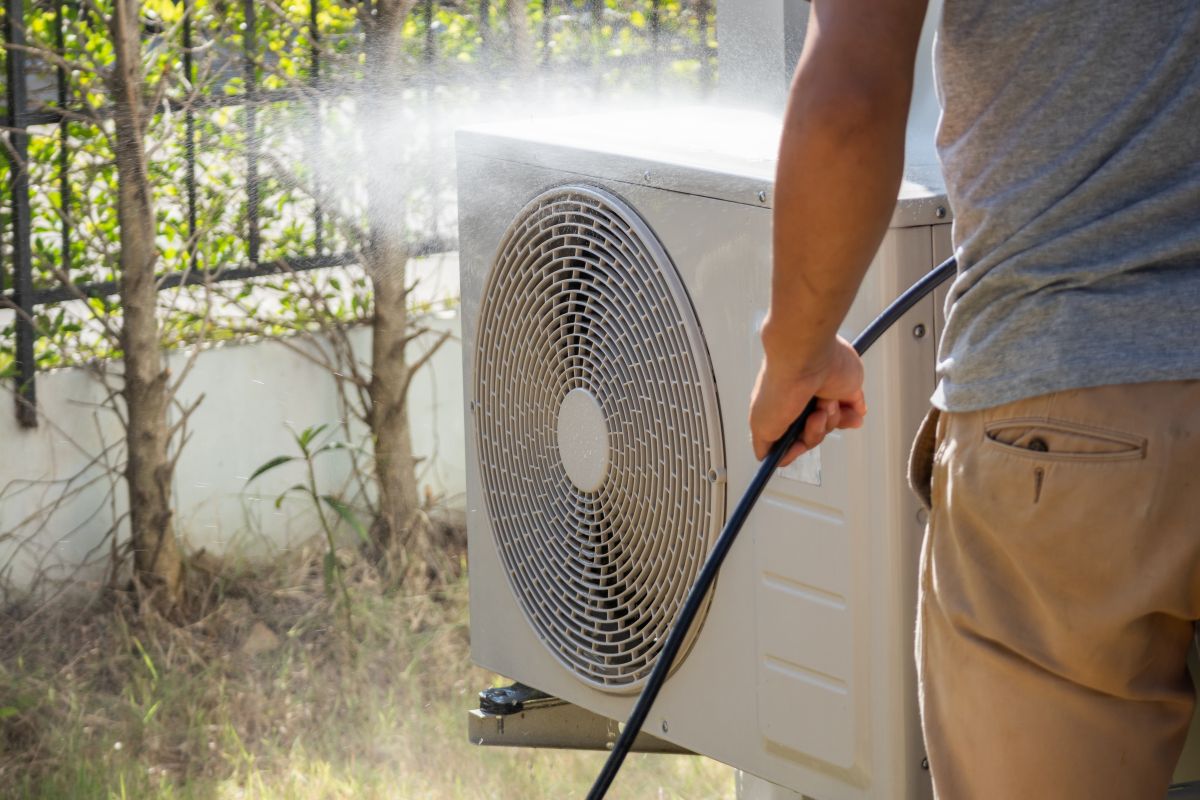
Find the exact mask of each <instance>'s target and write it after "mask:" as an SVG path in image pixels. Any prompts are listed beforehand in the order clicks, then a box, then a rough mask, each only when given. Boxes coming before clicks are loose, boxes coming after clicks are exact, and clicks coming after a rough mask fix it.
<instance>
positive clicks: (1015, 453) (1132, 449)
mask: <svg viewBox="0 0 1200 800" xmlns="http://www.w3.org/2000/svg"><path fill="white" fill-rule="evenodd" d="M910 472H911V474H910V478H911V480H912V482H913V487H914V489H915V490H916V491H917V492H918V494H921V495H923V497H924V499H925V500H926V501H927V502H928V504H929V507H930V518H929V519H930V521H929V527H928V530H927V532H926V536H925V544H924V547H923V549H922V555H921V588H920V593H921V597H920V605H919V611H918V621H917V668H918V674H919V676H920V691H921V697H920V701H921V714H922V720H923V724H924V728H925V742H926V748H927V751H928V755H929V763H930V769H931V771H932V774H933V783H934V791H935V793H936V795H937V797H938V798H939V800H976V798H1002V799H1003V800H1007V799H1008V798H1021V800H1030V799H1031V798H1054V800H1070V799H1072V798H1079V799H1080V800H1084V798H1086V799H1087V800H1102V799H1103V798H1121V800H1124V799H1125V798H1147V799H1148V800H1162V798H1163V797H1164V796H1165V794H1166V788H1167V785H1168V783H1169V781H1170V777H1171V773H1172V771H1173V769H1174V766H1175V763H1176V761H1177V760H1178V758H1179V753H1180V750H1181V748H1182V747H1183V741H1184V736H1185V734H1186V730H1187V726H1188V722H1189V720H1190V718H1191V714H1192V707H1193V705H1194V703H1195V694H1194V691H1193V689H1192V684H1191V679H1190V678H1189V676H1188V672H1187V668H1186V664H1185V661H1186V656H1187V651H1188V647H1189V645H1190V644H1191V642H1192V636H1193V622H1194V621H1195V620H1196V619H1197V618H1200V558H1198V556H1200V381H1187V382H1171V383H1148V384H1134V385H1126V386H1105V387H1101V388H1096V389H1084V390H1078V391H1070V392H1061V393H1057V394H1051V395H1046V396H1043V397H1037V398H1033V399H1029V400H1022V401H1019V402H1016V403H1012V404H1009V405H1005V406H1000V407H997V408H992V409H987V410H984V411H978V412H971V413H945V414H940V415H939V414H938V413H937V412H936V411H935V412H932V413H931V414H930V416H929V417H928V418H927V419H926V421H925V424H924V425H923V426H922V430H921V433H920V434H919V435H918V437H917V441H916V443H915V444H914V447H913V459H912V462H911V466H910Z"/></svg>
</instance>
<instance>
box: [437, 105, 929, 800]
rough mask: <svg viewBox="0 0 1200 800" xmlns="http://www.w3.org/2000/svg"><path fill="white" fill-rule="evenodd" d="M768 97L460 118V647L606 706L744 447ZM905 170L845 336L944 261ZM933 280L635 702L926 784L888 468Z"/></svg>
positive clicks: (767, 195) (662, 714) (677, 596)
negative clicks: (464, 522) (464, 539)
mask: <svg viewBox="0 0 1200 800" xmlns="http://www.w3.org/2000/svg"><path fill="white" fill-rule="evenodd" d="M778 136H779V120H778V118H776V117H773V116H770V115H766V114H756V113H747V112H745V111H721V110H714V109H691V110H660V111H652V112H640V113H625V114H616V115H603V116H601V115H597V116H593V117H576V118H567V119H561V118H560V119H556V120H547V121H538V122H525V123H509V124H500V125H492V126H488V127H481V128H475V129H469V130H466V131H463V132H460V134H459V139H458V169H459V208H460V211H459V214H460V217H459V226H460V228H459V230H460V243H461V253H460V255H461V264H462V267H461V269H462V320H463V342H464V353H465V354H466V356H465V379H466V382H465V386H466V395H467V396H466V400H467V403H466V405H467V409H468V410H467V412H466V413H467V420H466V422H467V443H468V444H467V450H468V454H467V455H468V457H467V465H468V482H467V485H468V496H467V508H468V525H469V560H470V578H471V580H470V583H471V641H472V654H473V657H474V659H475V660H476V662H477V663H479V664H480V665H482V666H484V667H486V668H488V669H491V670H493V671H495V672H498V673H500V674H502V675H505V676H508V677H510V678H513V679H515V680H519V681H521V682H523V683H525V684H528V685H530V686H533V687H536V688H538V689H540V690H542V691H544V692H547V693H549V694H551V695H554V696H556V697H559V698H562V699H564V700H566V701H569V702H570V703H573V704H576V705H578V706H581V707H583V708H586V709H589V710H591V711H594V712H596V713H598V714H601V715H603V716H605V717H609V718H611V719H624V718H625V717H626V715H627V714H628V711H629V709H630V707H631V704H632V703H633V701H634V699H635V697H636V693H637V691H638V690H639V688H640V687H641V686H642V685H643V682H644V681H645V679H646V676H647V674H648V673H649V670H650V668H651V666H652V665H653V662H654V658H655V657H656V655H657V653H658V650H659V648H660V647H661V645H662V642H663V639H664V638H665V634H666V632H667V629H668V627H669V625H670V623H671V621H672V619H673V618H674V615H675V613H676V611H677V610H678V608H679V606H680V604H681V603H682V601H683V598H684V595H685V594H686V592H687V590H688V588H689V587H690V585H691V583H692V580H693V579H694V577H695V575H696V573H697V571H698V570H699V567H700V564H701V562H702V560H703V558H704V556H705V553H706V551H707V549H708V547H709V545H710V544H711V542H712V541H713V539H714V537H715V535H716V533H717V532H718V531H719V529H720V526H721V524H722V523H723V521H724V513H725V510H726V507H727V505H731V504H732V503H733V502H734V501H735V500H736V498H737V497H738V496H739V495H740V493H741V492H742V490H743V489H744V487H745V486H746V484H747V483H748V482H749V479H750V477H751V475H752V473H753V471H754V469H755V466H756V463H757V462H756V461H755V460H754V457H753V454H752V452H751V449H750V446H749V440H748V434H747V430H746V424H745V420H746V416H747V409H748V395H749V391H750V388H751V386H752V385H753V382H754V377H755V372H756V369H757V366H758V362H759V358H760V352H761V351H760V345H759V340H758V327H759V324H760V323H761V320H762V318H763V315H764V313H765V310H766V307H767V300H768V288H769V276H770V269H769V267H770V241H771V236H770V231H771V204H772V183H773V172H774V159H775V152H776V148H777V144H778ZM939 181H940V178H939V174H938V171H937V169H936V167H934V166H929V167H927V168H916V167H910V168H909V169H908V170H907V173H906V177H905V181H904V184H903V188H902V190H901V194H900V198H899V203H898V205H897V208H896V211H895V214H894V216H893V219H892V222H891V228H890V230H889V231H888V234H887V237H886V239H885V240H884V243H883V246H882V247H881V249H880V251H879V254H878V256H877V257H876V260H875V263H874V264H873V266H872V267H871V270H870V272H869V273H868V276H867V279H866V282H865V284H864V287H863V290H862V291H861V292H860V294H859V298H858V300H857V301H856V303H855V305H854V307H853V309H852V311H851V313H850V316H849V319H848V320H847V323H846V328H845V330H844V333H845V334H847V335H853V334H854V333H856V332H857V331H858V329H860V328H861V327H863V326H864V325H865V324H866V323H867V322H868V321H869V320H870V319H871V318H872V316H873V315H874V314H875V313H876V312H878V311H879V310H880V309H882V308H883V306H884V305H886V303H887V302H888V301H890V300H891V299H892V298H893V297H895V296H896V295H897V294H899V293H900V292H901V291H902V290H903V289H904V288H906V287H907V286H908V285H909V284H910V283H912V282H913V281H914V280H916V279H917V278H918V277H920V276H921V275H922V274H923V273H924V272H926V271H927V270H929V269H930V268H931V267H932V266H933V265H935V264H936V263H937V262H939V261H940V260H942V259H944V258H945V257H947V256H948V255H949V228H950V226H949V224H948V219H947V211H946V206H945V201H944V198H943V193H942V188H941V185H940V182H939ZM937 326H938V317H937V315H936V314H935V300H934V299H932V298H930V299H927V300H926V301H924V302H923V303H921V304H920V305H918V306H917V307H916V308H915V309H913V310H912V311H911V312H910V313H909V314H908V316H907V317H906V318H905V319H904V320H903V321H902V322H901V323H900V324H899V325H897V326H896V328H895V329H893V331H892V332H891V333H889V334H888V335H887V336H886V337H885V338H884V339H883V340H881V342H880V343H879V344H878V345H876V347H875V348H874V349H873V350H872V351H871V352H870V353H869V354H868V355H867V357H866V365H867V370H868V379H867V394H868V398H867V399H868V404H869V406H870V416H869V424H868V426H867V427H866V428H865V429H863V430H861V431H855V432H853V433H849V434H845V435H835V436H833V437H832V438H831V439H830V440H829V441H827V442H826V443H825V444H824V445H822V447H821V448H819V450H818V451H816V452H814V453H812V454H810V455H808V456H806V457H805V458H803V459H802V460H801V461H800V462H798V463H797V464H796V465H793V466H792V467H789V468H788V469H786V470H783V471H781V472H780V474H778V475H777V476H776V477H775V479H774V480H773V481H772V483H771V485H770V486H769V488H768V489H767V491H766V493H765V495H764V497H763V499H762V501H761V502H760V503H759V506H758V508H757V510H756V511H755V512H754V514H753V516H752V517H751V521H750V523H749V524H748V526H747V528H746V530H745V531H744V533H743V535H742V539H741V540H740V541H739V543H738V544H737V545H736V546H735V547H734V549H733V551H732V553H731V555H730V556H729V559H728V561H727V562H726V565H725V567H724V569H723V571H722V573H721V576H720V578H719V579H718V582H717V585H716V588H715V590H714V592H713V594H712V595H711V598H710V601H711V602H710V604H709V606H708V608H707V611H706V612H705V614H704V616H703V619H702V621H701V622H700V623H699V624H698V625H697V626H696V629H695V630H694V632H693V638H692V641H691V643H690V646H689V647H688V649H687V652H686V653H685V654H684V655H682V656H681V658H680V659H679V660H678V662H677V666H676V668H675V671H674V674H673V675H672V677H671V678H670V680H669V681H668V682H667V684H666V687H665V689H664V690H663V692H662V694H661V696H660V698H659V700H658V702H657V704H656V705H655V708H654V710H653V712H652V714H651V718H650V721H649V722H648V729H649V730H650V731H651V732H652V733H654V734H655V735H656V736H658V737H659V738H662V739H665V740H668V741H670V742H673V743H675V744H677V745H679V746H681V747H683V748H686V749H688V750H692V751H694V752H697V753H702V754H704V755H708V756H711V757H713V758H716V759H719V760H721V761H724V762H726V763H728V764H732V765H734V766H736V767H739V768H741V769H743V770H745V771H747V772H750V773H752V774H754V775H758V776H760V777H762V778H764V779H766V780H769V781H771V782H773V783H775V784H778V785H780V786H784V787H790V788H792V789H794V790H797V791H802V792H803V793H804V794H806V795H809V796H811V797H816V798H822V799H823V800H824V799H825V798H885V797H886V798H919V797H926V796H928V795H929V793H930V792H929V781H928V777H927V773H926V771H925V770H924V769H923V767H922V759H923V757H924V753H923V751H922V747H921V736H920V726H919V721H918V714H917V707H916V692H915V677H914V669H913V659H912V655H911V652H912V630H913V620H914V613H915V612H914V603H915V598H916V572H917V561H918V553H919V549H920V539H921V533H922V527H923V522H924V516H923V512H922V511H921V510H920V506H919V504H918V502H917V500H916V499H915V498H913V497H912V496H911V495H910V494H909V492H908V489H907V488H906V486H905V481H904V474H905V460H906V455H907V452H908V447H909V443H910V442H911V440H912V438H913V435H914V434H915V431H916V428H917V425H918V423H919V422H920V420H921V417H922V415H923V413H924V411H925V409H926V408H927V404H928V398H929V396H930V394H931V392H932V390H933V385H934V355H935V354H934V344H935V341H936V334H937Z"/></svg>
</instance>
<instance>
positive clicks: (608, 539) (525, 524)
mask: <svg viewBox="0 0 1200 800" xmlns="http://www.w3.org/2000/svg"><path fill="white" fill-rule="evenodd" d="M476 341H477V342H478V346H477V349H476V357H475V387H474V390H475V394H474V402H473V403H472V408H473V413H474V416H475V422H476V426H475V427H476V432H477V437H478V450H479V460H480V469H481V472H482V479H483V489H484V496H485V499H486V503H487V508H488V513H489V515H490V518H491V523H492V528H493V531H494V534H495V537H496V542H497V545H498V548H499V552H500V556H501V558H502V560H503V562H504V566H505V568H506V570H507V573H508V576H509V579H510V581H511V584H512V587H513V590H514V592H515V594H516V596H517V598H518V600H519V602H520V604H521V607H522V608H523V610H524V612H525V613H526V615H527V616H528V618H529V620H530V622H531V624H532V625H533V627H534V629H535V630H536V631H537V633H538V634H539V636H540V637H541V639H542V640H543V641H544V642H545V644H546V645H547V646H548V647H549V649H550V650H551V652H552V653H553V654H554V655H555V656H556V657H557V658H558V659H559V661H561V662H562V663H563V664H564V665H565V666H566V667H568V668H569V669H571V670H572V671H573V672H575V674H576V675H577V676H578V677H579V678H580V679H582V680H583V681H585V682H587V683H589V684H591V685H593V686H596V687H598V688H602V689H607V690H612V691H633V690H635V689H637V688H638V686H639V685H640V684H641V683H642V682H643V681H644V680H645V678H646V677H647V676H648V675H649V672H650V670H651V668H652V667H653V665H654V661H655V659H656V657H657V655H658V653H659V650H660V649H661V647H662V645H663V643H664V641H665V639H666V634H667V632H668V630H669V629H670V626H671V624H672V622H673V621H674V619H675V617H676V615H677V613H678V611H679V609H680V607H681V605H682V604H683V601H684V598H685V596H686V594H687V592H688V590H689V588H690V587H691V585H692V582H693V581H694V579H695V577H696V575H697V573H698V572H699V570H700V567H701V566H702V563H703V559H704V557H705V555H706V554H707V552H708V548H709V545H710V542H711V540H712V539H713V537H714V536H715V535H716V533H717V528H718V527H719V525H720V523H721V520H722V518H723V514H724V502H725V492H724V481H723V475H724V455H723V450H722V443H721V432H720V417H719V411H718V407H717V398H716V390H715V385H714V382H713V374H712V368H711V366H710V364H709V361H708V352H707V350H706V348H705V346H704V342H703V339H702V337H701V334H700V328H699V324H698V323H697V321H696V318H695V314H694V312H693V310H692V307H691V304H690V302H689V300H688V297H687V294H686V293H685V291H684V289H683V286H682V284H681V283H680V280H679V276H678V274H677V273H676V271H675V269H674V267H673V266H672V264H671V263H670V261H669V259H668V257H667V255H666V253H665V251H664V250H663V248H662V246H661V245H660V244H659V243H658V241H657V239H656V238H655V237H654V234H653V233H652V232H651V231H650V229H649V228H648V227H647V226H646V224H645V223H644V222H642V221H641V219H640V218H638V217H637V215H636V214H635V213H634V212H633V211H632V210H631V209H630V208H629V207H628V206H626V205H625V204H624V203H623V202H622V201H621V200H619V199H618V198H616V197H615V196H613V195H611V194H609V193H608V192H605V191H603V190H600V189H594V188H591V187H584V186H567V187H562V188H559V189H555V190H551V191H549V192H546V193H545V194H543V195H541V196H539V197H537V198H536V199H535V200H533V201H532V202H531V203H530V204H529V205H528V206H526V207H525V209H524V210H523V211H522V212H521V214H520V215H519V216H518V217H517V219H516V220H515V221H514V222H513V224H512V226H511V227H510V229H509V230H508V232H507V234H506V235H505V238H504V241H503V242H502V243H501V246H500V251H499V255H498V256H497V259H496V262H495V264H494V266H493V268H492V270H491V273H490V274H489V276H488V280H487V285H486V286H485V288H484V294H483V303H482V309H481V311H480V321H479V329H478V332H477V337H476ZM701 619H702V616H701ZM697 628H698V624H697V625H696V626H693V630H692V635H694V634H695V632H696V629H697ZM684 652H685V653H686V649H685V650H684Z"/></svg>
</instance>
